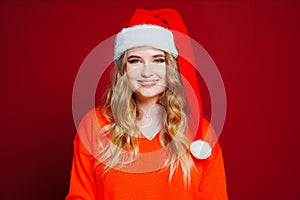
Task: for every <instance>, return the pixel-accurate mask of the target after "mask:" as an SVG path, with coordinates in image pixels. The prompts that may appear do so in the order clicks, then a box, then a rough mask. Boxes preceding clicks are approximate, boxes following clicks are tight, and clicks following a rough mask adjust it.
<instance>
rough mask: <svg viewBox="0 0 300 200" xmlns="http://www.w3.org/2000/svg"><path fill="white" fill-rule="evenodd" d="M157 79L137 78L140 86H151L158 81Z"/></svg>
mask: <svg viewBox="0 0 300 200" xmlns="http://www.w3.org/2000/svg"><path fill="white" fill-rule="evenodd" d="M158 81H159V80H158V79H155V80H138V82H139V84H140V86H142V87H152V86H155V85H156V84H157V83H158Z"/></svg>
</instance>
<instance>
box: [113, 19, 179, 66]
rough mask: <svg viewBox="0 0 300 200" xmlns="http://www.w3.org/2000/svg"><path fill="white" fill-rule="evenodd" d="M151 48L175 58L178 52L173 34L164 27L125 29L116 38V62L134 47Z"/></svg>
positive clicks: (148, 26) (146, 26)
mask: <svg viewBox="0 0 300 200" xmlns="http://www.w3.org/2000/svg"><path fill="white" fill-rule="evenodd" d="M141 46H151V47H154V48H157V49H161V50H163V51H166V52H168V53H170V54H172V55H173V56H174V57H175V58H177V56H178V51H177V49H176V46H175V42H174V37H173V34H172V32H171V31H170V30H169V29H167V28H164V27H161V26H157V25H151V24H142V25H135V26H132V27H129V28H123V29H122V30H121V32H119V33H118V35H117V36H116V38H115V50H114V61H117V60H118V59H119V58H120V56H121V55H122V54H123V53H124V52H125V51H126V50H128V49H131V48H133V47H141Z"/></svg>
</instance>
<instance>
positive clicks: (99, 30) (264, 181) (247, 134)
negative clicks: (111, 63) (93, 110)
mask: <svg viewBox="0 0 300 200" xmlns="http://www.w3.org/2000/svg"><path fill="white" fill-rule="evenodd" d="M136 7H142V8H147V9H155V8H161V7H173V8H176V9H177V10H178V11H179V12H180V14H181V15H182V17H183V19H184V21H185V23H186V25H187V27H188V29H189V32H190V35H191V36H192V37H193V38H194V39H196V40H197V41H198V42H199V43H200V44H201V45H202V46H203V47H204V48H205V49H206V50H207V51H208V52H209V54H210V55H211V57H212V58H213V59H214V61H215V63H216V64H217V66H218V67H219V70H220V72H221V74H222V77H223V80H224V83H225V87H226V91H227V96H228V110H227V118H226V124H225V127H224V130H223V133H222V135H221V138H220V142H221V145H222V147H223V151H224V159H225V165H226V173H227V183H228V193H229V198H230V199H231V200H241V199H242V200H253V199H256V200H266V199H270V200H282V199H288V200H299V199H300V190H299V188H300V183H299V179H300V171H299V169H300V163H299V161H300V151H299V149H298V146H299V144H298V143H299V142H298V141H299V139H300V134H299V133H300V131H299V114H300V112H299V111H300V110H299V106H298V103H299V100H300V98H299V86H298V85H299V84H298V79H299V72H300V70H299V67H300V66H299V35H300V29H299V17H300V14H299V10H300V4H299V2H297V1H275V2H272V1H257V2H256V1H196V0H194V1H178V2H175V3H171V1H170V2H169V1H149V2H148V3H147V2H143V3H141V2H140V1H136V2H134V1H132V2H130V3H129V2H124V1H121V0H120V1H112V2H109V1H108V0H107V1H103V2H96V1H44V2H38V1H26V2H25V1H24V2H22V1H1V2H0V56H1V64H0V66H1V84H0V85H1V86H0V87H1V98H0V101H1V128H2V131H1V143H0V144H1V145H0V148H1V150H0V152H1V154H0V158H1V159H0V160H1V166H0V181H1V182H0V199H1V200H2V199H44V200H45V199H51V200H52V199H63V198H64V196H65V195H66V194H67V191H68V184H69V174H70V167H71V159H72V140H73V137H74V135H75V132H76V129H75V126H74V123H73V118H72V110H71V103H72V87H73V82H74V80H75V77H76V73H77V70H78V69H79V67H80V65H81V63H82V61H83V60H84V58H85V57H86V56H87V54H88V53H89V52H90V51H91V50H92V49H93V48H94V47H95V46H96V45H98V44H99V43H100V42H101V41H103V40H105V39H106V38H107V37H109V36H112V35H113V34H115V33H117V32H118V31H119V30H120V28H121V27H122V26H123V24H124V23H125V22H126V20H127V19H129V17H130V16H131V14H132V13H133V11H134V9H135V8H136ZM208 110H209V109H208V108H206V109H205V112H208Z"/></svg>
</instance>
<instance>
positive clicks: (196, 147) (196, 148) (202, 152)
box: [190, 140, 211, 160]
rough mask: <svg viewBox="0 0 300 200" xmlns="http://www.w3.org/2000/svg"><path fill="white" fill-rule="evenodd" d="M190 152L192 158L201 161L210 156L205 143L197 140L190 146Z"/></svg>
mask: <svg viewBox="0 0 300 200" xmlns="http://www.w3.org/2000/svg"><path fill="white" fill-rule="evenodd" d="M190 151H191V153H192V154H193V156H194V157H196V158H198V159H200V160H203V159H206V158H208V157H209V156H210V155H211V147H210V145H209V144H208V143H207V142H204V141H202V140H197V141H194V142H192V144H191V145H190Z"/></svg>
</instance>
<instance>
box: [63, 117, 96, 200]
mask: <svg viewBox="0 0 300 200" xmlns="http://www.w3.org/2000/svg"><path fill="white" fill-rule="evenodd" d="M98 127H99V123H98V122H97V117H95V112H90V113H88V114H87V115H86V116H85V117H84V118H83V120H82V121H81V123H80V125H79V128H78V130H77V134H76V136H75V139H74V141H73V145H74V152H73V161H72V169H71V178H70V188H69V193H68V195H67V197H66V200H75V199H76V200H95V199H97V194H99V189H98V188H97V182H96V175H95V164H96V162H97V161H96V158H95V157H94V156H93V152H95V147H96V146H97V144H96V142H95V141H96V135H97V130H99V129H98Z"/></svg>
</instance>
